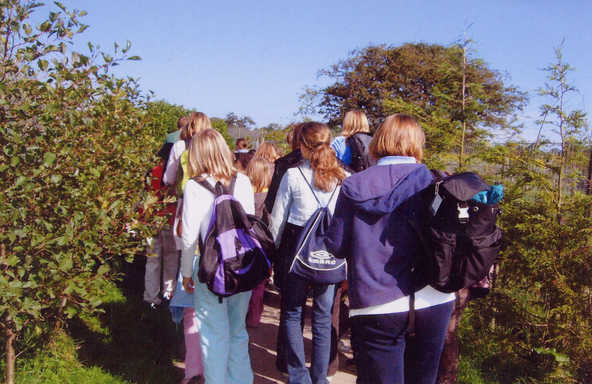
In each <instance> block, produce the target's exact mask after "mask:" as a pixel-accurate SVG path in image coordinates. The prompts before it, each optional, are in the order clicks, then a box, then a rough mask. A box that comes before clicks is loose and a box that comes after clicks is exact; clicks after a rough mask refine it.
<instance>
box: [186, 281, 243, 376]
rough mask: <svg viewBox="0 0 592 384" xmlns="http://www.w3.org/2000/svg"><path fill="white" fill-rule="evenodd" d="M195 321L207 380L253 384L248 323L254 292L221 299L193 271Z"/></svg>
mask: <svg viewBox="0 0 592 384" xmlns="http://www.w3.org/2000/svg"><path fill="white" fill-rule="evenodd" d="M193 280H194V282H195V292H194V294H193V298H194V303H195V322H196V324H197V329H198V331H199V335H200V340H201V352H202V361H203V367H204V377H205V382H206V383H212V384H218V383H220V384H251V383H253V370H252V369H251V360H250V358H249V335H248V333H247V328H246V324H245V318H246V316H247V310H248V307H249V299H250V298H251V292H250V291H248V292H241V293H237V294H235V295H232V296H229V297H225V298H224V299H223V300H222V303H220V302H219V301H218V296H216V295H214V294H213V293H212V292H211V291H210V290H209V289H208V287H207V285H206V284H202V283H200V282H199V280H198V279H197V276H196V273H195V272H194V275H193Z"/></svg>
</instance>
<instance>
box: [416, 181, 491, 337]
mask: <svg viewBox="0 0 592 384" xmlns="http://www.w3.org/2000/svg"><path fill="white" fill-rule="evenodd" d="M432 173H433V174H434V177H435V180H434V182H433V183H432V184H431V185H430V186H428V187H427V188H426V189H425V190H423V191H422V192H421V200H422V201H423V202H424V208H425V212H422V214H425V215H426V217H424V220H421V221H419V220H417V217H416V218H415V219H411V220H409V223H410V224H411V226H412V227H413V229H414V230H415V232H416V233H417V235H418V237H419V239H420V241H421V244H422V247H423V252H422V253H421V255H420V257H419V258H418V259H416V260H414V262H413V275H414V278H415V283H416V287H417V288H419V287H422V286H424V285H425V284H429V285H431V286H432V287H434V288H435V289H437V290H439V291H441V292H447V293H450V292H456V291H458V290H460V289H462V288H467V287H471V286H475V285H479V283H480V282H482V281H483V280H484V279H485V278H486V277H487V276H488V275H489V273H490V270H491V269H492V266H493V265H494V263H496V261H497V258H498V253H499V251H500V247H501V238H502V231H501V230H500V229H499V228H498V227H497V225H496V221H497V216H498V215H499V214H500V209H499V205H498V204H497V201H499V199H501V197H502V196H503V188H501V186H499V187H500V189H501V196H500V195H498V196H497V197H498V198H497V199H495V202H494V203H491V204H487V203H482V202H478V201H476V200H474V199H473V198H474V197H475V196H476V195H477V194H478V193H480V192H481V193H483V191H493V189H492V188H491V186H490V185H489V184H487V183H486V182H485V181H483V179H482V178H481V177H480V176H479V175H477V174H476V173H473V172H463V173H458V174H455V175H451V176H447V175H446V174H444V173H443V172H439V171H432ZM489 196H491V195H489ZM488 291H489V290H488V289H487V292H488ZM482 294H483V295H484V294H486V293H482ZM407 332H408V336H409V337H414V336H415V293H414V292H412V293H411V295H410V297H409V323H408V329H407Z"/></svg>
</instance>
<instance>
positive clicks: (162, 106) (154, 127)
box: [145, 100, 191, 141]
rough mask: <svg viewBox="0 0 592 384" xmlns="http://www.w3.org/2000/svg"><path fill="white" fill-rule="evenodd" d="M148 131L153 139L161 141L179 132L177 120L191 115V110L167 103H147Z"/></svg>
mask: <svg viewBox="0 0 592 384" xmlns="http://www.w3.org/2000/svg"><path fill="white" fill-rule="evenodd" d="M145 108H146V114H147V119H148V121H147V123H146V125H147V127H146V128H147V129H148V130H149V132H150V134H151V136H152V137H155V138H158V139H160V140H161V141H162V140H164V137H165V135H166V134H167V133H169V132H173V131H176V130H177V120H179V118H180V117H181V116H187V115H189V114H190V113H191V111H190V110H189V109H186V108H184V107H183V106H180V105H174V104H169V103H167V102H166V101H162V100H160V101H151V102H148V103H146V107H145Z"/></svg>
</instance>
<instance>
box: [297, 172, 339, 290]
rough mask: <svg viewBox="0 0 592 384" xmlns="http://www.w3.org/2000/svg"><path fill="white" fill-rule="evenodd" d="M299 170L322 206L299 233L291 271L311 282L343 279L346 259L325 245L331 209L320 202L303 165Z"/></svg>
mask: <svg viewBox="0 0 592 384" xmlns="http://www.w3.org/2000/svg"><path fill="white" fill-rule="evenodd" d="M298 170H299V171H300V174H302V177H303V178H304V180H305V181H306V184H307V185H308V186H309V188H310V190H311V191H312V194H313V196H314V197H315V199H316V200H317V203H318V204H319V208H318V209H317V210H316V211H315V212H314V213H313V214H312V216H311V217H310V218H309V219H308V221H307V222H306V224H305V225H304V229H303V230H302V232H301V233H300V237H299V238H298V241H297V242H296V252H295V254H294V258H293V260H292V265H290V273H294V274H296V275H298V276H300V277H303V278H305V279H306V280H308V281H310V282H312V283H318V284H337V283H340V282H342V281H344V280H345V279H347V262H346V261H345V259H338V258H336V257H335V256H334V255H333V254H332V253H331V252H329V251H328V250H327V247H326V245H325V234H326V233H327V230H328V228H329V224H330V222H331V212H330V211H329V208H328V207H327V206H324V207H323V206H322V205H321V202H320V201H319V199H318V197H317V195H316V194H315V193H314V190H313V188H312V186H311V185H310V183H309V182H308V180H307V179H306V176H304V173H303V172H302V170H301V169H300V167H298ZM336 190H337V186H335V189H334V190H333V193H332V194H331V197H329V201H328V202H327V205H329V203H330V202H331V200H332V199H333V195H334V194H335V191H336Z"/></svg>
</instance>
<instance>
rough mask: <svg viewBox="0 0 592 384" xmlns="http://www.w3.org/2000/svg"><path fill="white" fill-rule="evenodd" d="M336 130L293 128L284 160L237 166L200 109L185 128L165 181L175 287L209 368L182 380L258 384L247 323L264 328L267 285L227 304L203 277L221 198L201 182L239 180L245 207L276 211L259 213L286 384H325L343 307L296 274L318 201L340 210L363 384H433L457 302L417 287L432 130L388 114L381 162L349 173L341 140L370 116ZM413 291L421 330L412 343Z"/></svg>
mask: <svg viewBox="0 0 592 384" xmlns="http://www.w3.org/2000/svg"><path fill="white" fill-rule="evenodd" d="M342 128H343V134H342V135H341V136H339V137H337V138H336V139H335V140H332V137H331V131H330V129H329V127H328V126H327V125H326V124H323V123H318V122H307V123H303V124H298V125H296V126H295V127H294V129H293V130H292V132H291V137H290V138H289V141H290V142H291V144H292V152H290V153H289V154H288V155H286V156H284V157H281V158H278V154H277V151H276V150H275V147H274V146H273V145H272V144H270V143H264V144H263V145H261V146H260V147H259V149H258V150H257V152H255V154H254V156H253V158H252V159H250V160H249V162H248V164H241V166H240V167H237V164H236V163H235V161H236V159H237V157H236V156H235V155H234V154H233V153H232V151H231V150H230V148H229V147H228V145H227V144H226V142H225V141H224V138H223V137H222V135H221V134H220V133H219V132H217V131H216V130H214V129H212V128H211V124H210V121H209V119H208V117H207V116H206V115H205V114H203V113H194V114H192V115H191V116H190V117H189V119H188V123H187V125H186V126H183V127H182V134H181V138H180V140H179V141H177V142H176V143H174V144H173V146H172V150H171V153H170V155H169V159H168V163H167V169H166V171H165V176H164V181H165V183H167V184H169V185H175V186H177V187H178V188H177V190H178V194H179V198H178V201H179V203H178V206H177V215H176V216H177V218H176V219H175V223H174V226H173V234H174V236H175V237H176V240H177V245H178V246H179V248H180V249H181V262H180V273H181V277H182V279H181V281H182V287H180V286H179V287H178V289H177V291H176V292H175V294H174V295H175V297H176V296H177V294H180V295H186V297H188V298H189V299H190V302H191V303H190V304H189V305H187V308H186V309H185V310H184V311H185V312H184V319H186V320H187V323H188V324H187V325H185V337H186V347H187V349H188V351H187V353H188V355H187V356H188V358H189V356H190V351H189V349H190V348H192V349H199V351H197V352H196V353H194V354H193V356H194V357H193V358H194V359H197V358H198V357H199V358H200V359H201V363H203V371H201V370H200V369H201V365H200V366H199V367H200V368H199V369H193V370H192V371H190V372H189V373H188V372H186V375H185V378H184V382H185V383H188V382H190V380H193V379H194V378H195V377H199V376H201V375H202V373H203V377H204V378H205V382H206V383H208V384H218V383H220V384H227V383H228V384H234V383H236V384H239V383H240V384H249V383H252V382H253V372H252V369H251V362H250V358H249V351H248V344H249V336H248V334H247V329H246V327H247V325H249V326H257V325H258V323H259V319H260V316H261V312H262V308H263V291H264V288H265V282H264V283H262V284H261V285H260V286H259V287H257V288H256V289H254V290H253V291H252V292H242V293H238V294H235V295H233V296H230V297H227V298H224V299H223V300H222V303H220V302H219V298H218V296H216V295H215V294H213V293H212V292H210V291H209V289H208V288H207V286H206V284H203V283H200V282H199V281H198V279H197V271H196V267H195V266H196V265H198V263H196V257H197V258H199V251H198V243H199V239H200V237H201V239H202V240H204V237H205V235H206V232H207V230H208V224H209V221H210V215H211V213H212V209H213V202H214V195H213V194H212V193H211V192H210V191H208V190H207V189H206V188H204V187H203V186H201V185H200V182H202V181H206V182H208V183H210V184H211V185H212V186H215V184H216V183H218V182H220V183H222V184H223V185H226V186H230V185H231V184H233V185H234V190H233V191H232V193H233V195H234V197H235V198H236V199H237V200H238V201H239V202H240V203H241V204H242V206H243V209H244V210H245V212H247V213H250V214H257V215H259V216H260V217H264V216H268V217H265V218H264V220H267V221H268V222H269V229H270V232H271V234H272V236H273V238H274V240H275V243H276V246H277V248H278V257H277V262H276V263H275V265H274V282H275V284H276V285H277V286H278V287H279V288H280V291H281V314H280V317H281V319H280V330H279V333H278V335H279V336H278V346H277V347H278V348H277V349H278V362H279V361H281V362H282V363H281V364H282V365H283V364H285V368H286V370H287V374H288V383H302V384H311V383H314V384H324V383H328V382H329V380H328V377H327V376H328V366H329V359H330V349H331V313H332V308H333V306H334V305H339V303H334V301H335V288H336V287H335V285H334V284H316V283H314V282H311V281H308V280H306V279H303V278H301V277H299V276H297V275H295V274H292V273H290V272H289V265H290V264H291V261H292V260H291V258H292V257H293V255H294V251H295V250H294V247H295V245H296V239H297V238H298V235H299V234H300V233H301V232H302V230H303V226H304V224H305V223H306V222H307V220H308V219H309V218H310V217H311V215H312V214H313V213H314V212H315V211H316V210H317V208H318V207H319V206H320V205H322V206H328V207H329V210H330V211H331V213H332V214H333V219H332V221H331V225H330V228H329V234H328V236H327V238H326V244H327V246H328V248H329V249H330V250H331V252H332V253H334V254H335V256H336V257H339V258H345V259H347V261H348V264H349V268H348V283H349V303H350V312H349V316H350V320H351V324H352V326H351V328H352V346H353V349H354V359H355V363H356V366H357V383H358V384H380V383H420V384H421V383H430V384H433V383H435V381H436V376H437V371H438V363H439V359H440V353H441V351H442V347H443V343H444V337H445V332H446V327H447V325H448V321H449V318H450V314H451V312H452V309H453V303H454V299H455V296H454V294H443V293H440V292H439V291H436V290H435V289H433V288H431V287H430V286H425V287H421V286H417V285H415V284H414V282H413V281H412V280H413V279H412V276H411V262H412V259H413V258H414V257H415V256H416V253H418V252H420V244H419V240H418V239H417V238H416V236H414V233H413V230H412V228H411V227H410V225H409V221H408V219H409V218H410V217H411V215H415V216H416V217H417V216H419V217H421V216H422V215H423V212H422V205H421V203H420V201H419V200H418V196H417V193H418V192H419V191H421V190H422V189H424V188H425V187H427V186H428V185H429V184H430V183H431V182H432V176H431V173H430V171H429V170H428V169H427V168H426V167H425V166H424V165H422V164H421V160H422V156H423V147H424V143H425V137H424V133H423V131H422V129H421V127H420V126H419V124H418V123H417V121H416V120H415V119H414V118H413V117H411V116H408V115H403V114H396V115H391V116H389V117H388V118H387V119H386V120H385V121H384V123H383V124H382V125H381V126H380V127H379V128H378V129H377V130H376V132H375V134H374V137H373V139H372V141H371V142H370V147H369V151H370V155H371V156H372V157H373V158H374V159H376V160H377V164H376V165H374V166H371V167H369V168H368V169H366V170H364V171H362V172H358V173H351V172H350V171H349V168H348V160H349V159H348V153H349V154H350V155H349V156H350V158H351V150H349V149H348V148H347V144H346V140H345V139H346V138H347V137H348V136H349V135H353V134H355V133H357V132H368V131H369V127H368V122H367V119H366V117H365V115H364V114H363V112H360V111H351V112H348V114H346V116H345V119H344V126H343V127H342ZM241 150H242V149H241ZM179 167H181V168H182V169H183V172H180V171H178V168H179ZM237 168H240V169H241V171H237ZM243 172H244V173H246V174H244V173H243ZM272 175H273V176H272ZM196 255H197V256H196ZM179 292H182V293H179ZM412 292H415V309H416V311H415V314H416V320H415V327H416V336H415V337H413V338H406V329H407V323H408V312H409V295H410V294H411V293H412ZM309 293H310V294H312V298H313V309H312V335H313V339H312V357H311V364H310V368H307V366H306V364H305V361H306V359H305V354H304V343H303V335H302V311H303V307H304V306H305V303H306V299H307V295H308V294H309ZM175 297H173V301H174V299H175ZM171 305H172V302H171ZM196 335H198V336H197V339H196ZM187 338H189V339H190V340H189V341H187ZM196 340H198V342H196ZM186 364H187V366H188V367H189V366H191V365H192V364H193V363H192V362H186ZM282 368H283V367H282Z"/></svg>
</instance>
